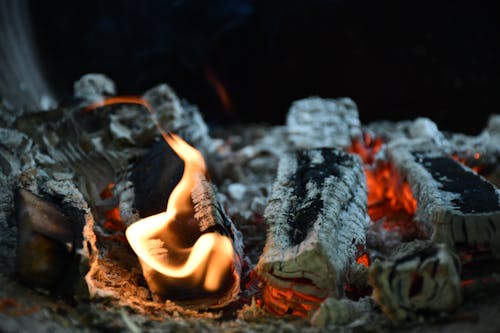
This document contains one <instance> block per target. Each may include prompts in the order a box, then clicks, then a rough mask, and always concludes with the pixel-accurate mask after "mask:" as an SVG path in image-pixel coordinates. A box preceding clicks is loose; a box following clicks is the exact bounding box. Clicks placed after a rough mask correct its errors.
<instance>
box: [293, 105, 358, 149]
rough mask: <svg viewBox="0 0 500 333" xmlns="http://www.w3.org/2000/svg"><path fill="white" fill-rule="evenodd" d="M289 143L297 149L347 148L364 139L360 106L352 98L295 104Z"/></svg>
mask: <svg viewBox="0 0 500 333" xmlns="http://www.w3.org/2000/svg"><path fill="white" fill-rule="evenodd" d="M286 124H287V130H288V136H289V140H290V141H291V143H292V145H293V146H295V147H297V148H302V149H310V148H321V147H340V148H346V147H348V146H349V145H350V144H351V141H352V139H353V138H356V137H360V136H361V124H360V121H359V116H358V109H357V107H356V104H355V103H354V102H353V101H352V100H351V99H350V98H339V99H324V98H319V97H311V98H305V99H301V100H298V101H295V102H294V103H293V104H292V106H291V108H290V111H289V112H288V115H287V121H286Z"/></svg>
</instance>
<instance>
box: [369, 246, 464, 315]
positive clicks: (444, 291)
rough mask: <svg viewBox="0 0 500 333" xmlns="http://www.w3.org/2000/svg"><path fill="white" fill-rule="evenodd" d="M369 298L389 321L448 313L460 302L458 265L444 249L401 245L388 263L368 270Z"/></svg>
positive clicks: (445, 248) (378, 264)
mask: <svg viewBox="0 0 500 333" xmlns="http://www.w3.org/2000/svg"><path fill="white" fill-rule="evenodd" d="M369 281H370V284H371V285H372V287H373V290H374V291H373V298H374V300H375V301H376V302H377V303H378V304H380V305H381V307H382V310H383V311H384V313H385V314H386V315H387V316H388V317H389V318H390V319H392V320H393V321H395V322H401V321H404V320H408V319H417V318H418V316H420V315H422V314H423V313H437V314H439V313H441V312H452V311H454V310H456V309H457V308H458V307H459V306H460V304H461V302H462V294H461V287H460V264H459V261H458V258H457V257H456V255H455V254H453V253H452V252H451V251H450V250H449V249H448V248H447V247H446V246H444V245H442V244H431V243H429V242H422V241H413V242H411V243H403V244H402V245H401V248H400V249H399V250H398V251H395V253H394V255H393V256H392V257H391V259H390V260H386V261H379V260H375V262H374V263H372V265H371V266H370V276H369Z"/></svg>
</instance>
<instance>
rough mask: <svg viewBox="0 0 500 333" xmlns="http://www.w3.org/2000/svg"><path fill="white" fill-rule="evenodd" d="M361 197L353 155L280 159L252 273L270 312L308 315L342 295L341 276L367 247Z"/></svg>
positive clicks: (307, 153)
mask: <svg viewBox="0 0 500 333" xmlns="http://www.w3.org/2000/svg"><path fill="white" fill-rule="evenodd" d="M366 196H367V193H366V185H365V180H364V174H363V169H362V166H361V161H360V159H359V157H358V156H355V155H349V154H347V153H344V152H342V151H340V150H337V149H333V148H332V149H329V148H323V149H314V150H302V151H297V152H293V153H287V154H285V155H284V156H283V157H282V159H281V160H280V163H279V168H278V175H277V180H276V182H275V183H274V186H273V191H272V194H271V198H270V200H269V204H268V206H267V207H266V210H265V213H264V218H265V220H266V222H267V224H268V234H267V240H266V245H265V247H264V251H263V254H262V256H261V257H260V260H259V262H258V264H257V267H256V268H257V271H258V274H259V275H260V277H261V279H262V280H263V281H264V283H265V285H266V286H265V288H264V302H265V304H266V305H267V307H268V308H269V309H270V310H271V311H272V312H275V313H278V314H285V313H291V314H296V315H302V316H307V315H309V313H310V311H311V310H313V309H315V308H316V307H317V306H318V305H319V303H320V302H321V300H323V299H325V298H326V297H329V296H333V297H336V296H340V295H341V293H342V291H341V289H342V286H343V280H344V278H345V276H344V275H345V272H346V270H347V268H348V266H349V265H350V263H351V262H352V261H353V260H355V256H356V250H357V247H358V246H360V245H363V244H364V242H365V226H366V224H367V223H368V217H367V212H366Z"/></svg>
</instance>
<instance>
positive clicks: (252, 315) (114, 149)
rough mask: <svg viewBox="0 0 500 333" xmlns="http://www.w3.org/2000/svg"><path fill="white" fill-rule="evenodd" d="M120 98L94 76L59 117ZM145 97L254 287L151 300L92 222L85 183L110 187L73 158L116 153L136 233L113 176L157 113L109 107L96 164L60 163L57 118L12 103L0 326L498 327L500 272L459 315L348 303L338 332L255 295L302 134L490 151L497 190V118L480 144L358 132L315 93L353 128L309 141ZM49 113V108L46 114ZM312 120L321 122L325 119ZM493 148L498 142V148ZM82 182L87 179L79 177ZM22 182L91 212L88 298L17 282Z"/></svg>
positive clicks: (337, 141) (416, 124) (1, 134)
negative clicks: (398, 318) (177, 141)
mask: <svg viewBox="0 0 500 333" xmlns="http://www.w3.org/2000/svg"><path fill="white" fill-rule="evenodd" d="M114 94H115V87H114V84H113V83H112V81H111V80H109V79H108V78H106V77H104V76H101V75H87V76H85V77H83V78H82V79H81V80H80V81H78V82H77V83H75V98H76V100H77V101H78V103H77V104H75V105H73V106H71V107H67V108H65V109H64V110H63V111H59V112H62V113H61V114H63V113H64V112H75V111H74V110H81V109H83V108H85V106H86V105H89V104H91V103H93V102H95V101H96V100H100V99H102V98H103V96H109V95H114ZM143 97H144V98H146V99H147V100H148V101H150V104H152V106H153V107H154V108H155V109H156V111H155V112H156V118H157V120H158V122H159V123H161V124H162V126H164V127H165V128H168V130H170V131H173V132H175V133H177V134H179V135H180V136H181V137H183V138H185V139H186V140H188V141H189V142H190V143H192V144H193V145H194V146H195V147H196V148H197V149H199V150H200V151H201V152H202V153H203V155H204V156H205V159H206V161H207V165H208V170H209V173H210V176H211V179H212V181H213V182H214V184H215V185H216V186H217V189H218V194H219V200H220V202H221V204H222V205H223V206H224V208H225V210H226V213H227V215H228V216H229V217H230V218H231V219H232V221H233V222H234V223H235V225H236V226H237V228H238V229H239V230H240V231H241V232H242V234H243V240H244V246H245V248H244V249H245V250H244V253H245V256H246V265H247V266H246V267H245V269H244V272H243V274H244V275H243V276H242V279H243V281H244V282H246V283H247V289H246V290H244V291H243V293H242V295H241V297H240V298H239V299H238V300H237V301H236V302H234V304H232V305H230V306H228V307H227V308H224V309H222V310H216V311H215V310H214V311H194V310H189V309H186V308H183V307H181V306H178V305H176V304H174V303H172V302H168V301H167V302H166V303H158V302H155V301H153V300H152V299H151V297H150V295H149V291H148V289H147V288H146V285H145V284H144V281H143V278H142V274H141V270H140V266H139V265H138V263H137V259H136V258H135V257H134V256H133V255H132V254H131V251H124V247H125V245H124V244H123V242H120V241H119V240H118V241H117V239H119V237H117V235H118V234H119V233H120V232H123V230H121V231H117V230H112V229H107V228H105V227H103V226H101V225H99V223H100V220H99V217H98V216H93V215H92V214H91V212H94V210H95V209H96V208H95V207H91V206H92V205H91V204H89V203H88V202H87V200H85V199H84V198H89V197H90V198H94V197H95V193H93V191H94V192H95V189H93V188H92V186H91V185H88V184H83V185H82V184H81V179H85V178H88V177H97V178H98V177H103V179H102V180H100V181H101V182H104V183H105V182H106V181H108V179H107V178H106V175H92V174H89V171H88V170H86V168H85V167H82V165H80V166H76V165H75V160H76V161H80V160H79V159H81V160H83V161H84V162H85V158H89V159H90V160H91V161H92V163H97V164H99V163H100V162H96V161H98V160H99V159H103V157H102V156H101V155H100V154H102V153H103V152H104V151H106V154H109V156H111V158H109V156H108V158H106V160H107V162H106V163H111V164H113V163H114V165H115V166H116V168H115V169H113V168H112V170H111V171H112V174H111V175H110V176H109V177H115V180H116V179H117V180H118V181H117V183H116V188H115V190H116V192H115V195H116V196H117V197H119V199H120V213H121V215H122V216H121V218H122V222H123V223H124V224H125V225H129V224H130V223H132V222H134V221H135V220H137V219H138V216H137V214H136V213H135V211H134V208H133V202H134V193H133V190H131V189H130V183H129V182H128V179H127V177H118V176H117V174H119V173H120V172H124V170H125V171H127V170H128V166H125V167H124V166H123V163H124V161H130V160H131V159H134V158H135V159H138V158H140V157H141V156H144V155H145V154H146V153H147V151H148V149H150V148H151V146H150V145H149V144H146V143H148V142H151V138H153V137H155V136H157V135H158V133H157V132H156V128H155V122H154V121H153V120H152V119H151V115H150V114H148V113H147V112H145V110H144V108H142V107H141V106H140V105H139V106H138V105H131V104H130V105H129V104H119V105H114V106H112V108H113V112H112V116H111V117H110V118H109V119H107V120H106V124H107V126H108V128H106V129H105V131H106V133H107V134H106V135H108V136H109V137H104V136H102V137H101V133H97V134H96V133H94V134H95V136H94V137H92V138H91V139H90V140H89V142H91V143H93V144H95V145H96V147H99V149H97V150H95V152H94V154H93V155H92V156H90V157H83V156H80V155H79V154H80V153H75V154H76V157H75V158H74V159H71V158H68V155H69V154H70V153H69V152H68V150H67V149H68V147H70V144H71V140H69V141H70V142H69V144H67V145H65V146H64V149H66V150H64V149H62V153H61V154H60V155H57V153H54V152H50V151H49V149H48V146H44V147H43V145H44V144H45V145H51V144H54V142H56V144H55V146H57V145H61V143H60V142H59V141H58V140H56V139H54V138H53V137H51V138H48V137H46V136H45V135H46V133H47V130H48V129H47V128H44V126H47V124H48V123H50V122H51V121H53V118H47V119H44V118H43V115H42V118H37V117H38V115H37V116H36V117H33V115H32V114H29V113H26V112H23V110H11V109H8V108H7V107H5V105H0V108H2V110H1V111H2V112H1V114H0V138H1V141H0V153H1V154H0V186H1V187H2V191H1V192H0V235H1V236H0V265H1V267H2V270H1V273H0V284H1V285H2V286H3V287H2V288H1V289H0V328H1V330H2V331H5V332H28V331H30V332H31V331H38V332H42V331H50V332H63V331H64V332H67V331H72V332H73V331H74V332H96V331H108V330H113V331H131V332H157V331H158V332H160V331H162V332H164V331H175V332H188V331H189V332H191V331H198V332H215V331H227V332H268V331H277V332H299V331H300V332H321V331H329V332H330V331H342V332H346V331H347V332H349V331H355V332H364V331H391V330H392V331H399V330H403V329H404V330H405V331H410V332H412V331H413V332H432V331H435V330H438V329H439V330H442V331H444V332H457V331H458V332H470V331H477V332H496V331H498V327H500V316H499V314H500V282H499V281H500V277H498V276H497V275H493V276H492V279H490V280H489V282H488V283H481V281H475V282H473V283H471V284H468V285H467V286H466V287H464V288H463V290H462V291H463V304H462V305H461V306H460V308H459V309H458V310H457V311H454V312H453V313H449V314H438V315H433V316H429V317H420V318H417V319H416V320H412V321H409V322H407V323H399V324H398V325H395V324H394V323H393V322H392V321H391V320H389V319H388V318H387V317H386V316H385V315H384V314H383V313H382V312H381V311H380V308H379V307H377V306H376V305H375V304H373V303H372V302H370V306H369V311H366V312H363V313H361V314H360V315H358V316H355V317H352V318H351V317H350V315H349V314H348V313H343V311H344V312H345V311H348V310H349V308H348V307H346V308H342V306H341V304H340V305H338V306H339V309H338V311H339V316H344V317H345V318H344V319H343V320H339V323H340V322H341V323H342V324H338V323H337V324H332V325H329V326H327V327H324V326H323V325H322V324H321V323H314V322H313V323H311V321H310V320H308V319H301V318H294V317H275V316H273V315H271V314H269V313H267V312H266V311H265V310H264V309H263V308H261V307H260V306H259V304H258V302H257V303H256V302H255V299H258V297H259V290H258V285H257V282H256V281H255V278H254V277H253V275H252V273H251V272H252V268H253V265H255V264H256V263H257V261H258V259H259V256H260V254H261V253H262V249H263V246H264V244H265V241H266V229H267V227H266V225H265V221H264V220H263V215H264V210H265V208H266V205H267V200H268V198H269V196H270V194H271V191H272V186H273V181H274V180H275V177H276V170H277V166H278V162H279V159H280V156H281V155H282V154H283V153H284V152H286V151H288V150H289V149H290V147H291V146H294V145H297V136H299V137H300V141H301V142H303V143H304V144H305V145H311V146H321V145H324V144H325V140H326V144H327V145H331V146H340V147H346V146H348V145H349V144H350V142H343V140H344V141H345V140H346V138H348V139H349V138H351V137H354V136H360V135H362V133H365V132H366V133H375V134H377V136H379V137H384V138H385V139H387V140H391V139H393V138H395V137H397V136H407V137H408V136H409V137H419V136H433V137H436V138H438V139H440V140H446V141H447V142H451V143H453V144H454V145H455V146H457V147H462V148H463V151H462V152H461V153H463V154H466V153H470V151H472V150H480V151H483V152H485V154H484V156H488V157H489V158H490V159H493V162H492V161H491V160H490V161H485V163H489V164H490V165H492V166H493V169H491V170H490V172H489V175H488V176H489V180H490V181H491V182H492V183H494V184H495V185H496V186H497V187H498V185H499V184H500V164H499V163H498V159H499V157H500V153H499V151H500V148H499V147H500V144H498V143H500V116H498V115H497V116H493V117H492V118H491V119H490V122H489V123H488V124H485V130H484V132H483V133H480V134H479V135H478V136H466V135H463V134H459V133H440V132H439V131H438V129H437V127H438V126H437V125H436V124H434V123H433V122H432V121H431V120H429V119H416V120H408V121H403V122H397V123H393V122H378V123H372V124H359V119H352V117H351V116H346V115H352V114H353V113H352V112H353V110H354V111H355V114H356V116H357V110H356V105H355V103H354V102H353V101H351V100H350V99H347V98H346V99H339V100H335V101H332V100H326V99H321V98H317V97H312V98H310V99H308V101H309V103H312V104H315V103H320V104H321V103H334V104H335V103H336V105H338V107H339V108H344V109H346V110H348V111H349V112H347V113H345V114H344V118H342V119H339V121H340V122H347V123H348V125H345V124H343V123H337V124H331V123H329V122H331V121H332V120H331V119H326V122H324V124H327V125H324V126H325V127H324V128H322V129H317V131H316V130H313V131H312V132H310V133H309V135H308V134H307V130H311V128H307V125H304V126H303V127H301V126H302V124H296V123H295V124H294V123H290V122H289V123H288V124H283V125H282V126H269V125H266V124H253V125H234V126H224V127H216V128H210V129H208V128H207V126H206V124H205V123H204V122H203V119H202V117H201V115H200V113H199V112H198V111H197V110H196V107H194V106H193V105H190V104H189V103H187V102H186V101H182V100H181V99H179V98H178V97H177V96H176V95H175V93H174V92H173V90H172V89H171V88H170V87H168V86H167V85H160V86H157V87H154V88H152V89H151V90H149V91H147V92H145V94H144V95H143ZM301 103H305V102H304V101H297V102H296V103H294V106H292V108H293V107H295V108H297V107H298V106H300V104H301ZM96 111H99V110H96ZM49 113H50V112H47V115H48V114H49ZM19 119H23V120H22V121H19ZM40 120H42V121H40ZM306 120H307V119H306ZM56 122H57V121H56ZM306 122H307V121H306ZM311 122H317V123H321V121H317V119H316V120H314V121H311ZM138 124H140V125H138ZM329 125H331V126H329ZM30 127H31V128H30ZM304 129H305V130H306V132H304ZM44 138H45V139H44ZM92 139H93V140H92ZM37 140H38V141H37ZM51 140H54V141H51ZM106 140H109V141H106ZM486 141H487V142H488V144H487V145H485V142H486ZM491 142H493V144H492V143H491ZM495 142H496V143H497V144H498V145H496V148H495V144H494V143H495ZM492 147H493V148H492ZM42 148H43V149H42ZM485 150H487V151H485ZM110 151H111V153H110ZM72 153H74V152H72ZM115 153H116V154H115ZM110 160H111V162H110ZM87 162H88V161H87ZM122 169H123V170H122ZM75 170H76V172H75ZM75 174H79V175H80V178H78V176H75ZM82 175H83V176H82ZM20 186H21V187H23V188H27V189H30V190H32V191H33V192H34V193H37V192H43V193H50V194H52V195H55V196H66V198H65V199H64V200H66V201H67V202H68V203H69V204H71V205H72V206H76V207H78V208H81V209H82V210H84V211H86V212H88V214H89V215H86V216H87V217H86V218H92V219H93V221H92V222H93V224H94V229H95V230H94V232H95V234H96V235H97V236H94V237H96V238H97V239H93V241H94V243H93V246H96V250H97V251H98V252H99V258H98V259H97V261H96V262H91V263H90V264H89V263H86V264H87V265H89V267H90V273H89V276H90V277H91V278H90V279H89V276H87V279H86V283H87V284H88V288H90V289H93V290H92V293H93V298H92V299H88V298H86V297H73V298H72V299H71V300H68V298H59V297H54V296H53V295H51V294H49V293H47V292H45V291H43V290H42V291H40V290H38V291H37V290H34V289H33V288H30V287H29V286H26V285H25V284H22V283H20V282H19V279H18V277H17V273H16V266H15V262H16V259H15V257H16V246H17V239H18V230H17V225H16V221H15V219H14V218H13V215H14V214H15V212H14V194H13V193H14V189H15V188H17V187H20ZM96 200H97V201H98V199H96ZM97 210H99V209H97ZM94 215H95V214H94ZM97 215H98V214H97ZM89 216H91V217H89ZM87 222H88V221H87ZM392 236H394V235H387V237H388V238H387V241H392V242H398V241H399V240H398V238H397V237H392ZM113 237H114V238H113ZM109 239H113V241H109ZM96 244H97V245H96ZM98 247H99V248H98ZM110 258H112V259H110ZM89 281H90V282H89Z"/></svg>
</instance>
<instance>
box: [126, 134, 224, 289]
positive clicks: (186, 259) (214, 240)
mask: <svg viewBox="0 0 500 333" xmlns="http://www.w3.org/2000/svg"><path fill="white" fill-rule="evenodd" d="M162 134H163V136H164V138H165V140H166V141H167V143H168V144H169V145H170V146H171V147H172V149H173V150H174V151H175V152H176V153H177V154H178V155H179V156H180V157H181V158H182V160H184V162H185V167H184V173H183V175H182V178H181V180H180V181H179V183H178V184H177V186H176V187H175V188H174V190H173V191H172V193H171V194H170V197H169V199H168V203H167V210H166V211H165V212H163V213H160V214H156V215H153V216H150V217H147V218H144V219H141V220H139V221H137V222H136V223H134V224H132V225H131V226H129V227H128V228H127V230H126V236H127V239H128V241H129V243H130V245H131V247H132V249H133V250H134V251H135V253H136V254H137V256H138V257H139V259H140V262H141V265H142V268H143V272H144V276H145V278H146V281H147V283H148V286H149V288H150V289H151V291H152V292H153V293H154V294H157V295H160V296H164V297H170V298H184V297H185V296H186V294H191V295H198V294H204V293H212V292H218V291H219V290H220V289H221V288H222V287H223V285H224V281H226V280H227V277H228V275H230V273H231V268H232V266H233V263H234V262H233V259H234V249H233V246H232V242H231V241H230V239H229V238H228V237H226V236H223V235H220V234H218V233H215V232H209V233H205V234H201V233H200V231H199V227H198V222H196V221H195V220H194V218H193V215H194V206H193V202H192V199H191V190H192V188H193V186H194V183H195V179H196V177H197V176H198V175H199V174H201V175H205V174H206V166H205V161H204V159H203V156H202V155H201V153H200V152H199V151H198V150H196V149H195V148H193V147H192V146H190V145H189V144H187V143H186V142H185V141H183V140H182V139H181V138H180V137H178V136H176V135H174V134H169V133H162Z"/></svg>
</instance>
